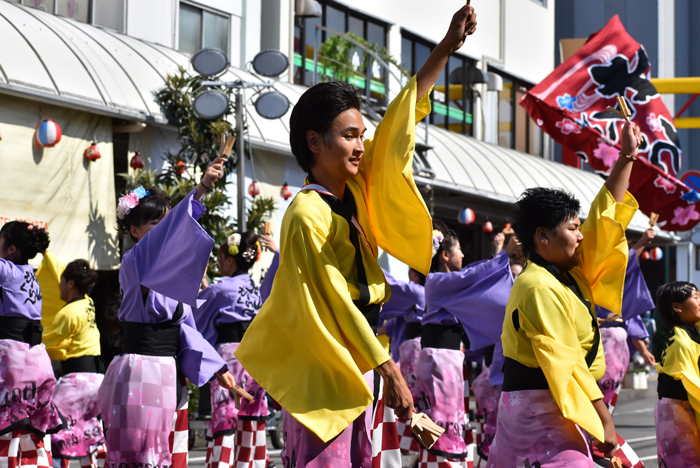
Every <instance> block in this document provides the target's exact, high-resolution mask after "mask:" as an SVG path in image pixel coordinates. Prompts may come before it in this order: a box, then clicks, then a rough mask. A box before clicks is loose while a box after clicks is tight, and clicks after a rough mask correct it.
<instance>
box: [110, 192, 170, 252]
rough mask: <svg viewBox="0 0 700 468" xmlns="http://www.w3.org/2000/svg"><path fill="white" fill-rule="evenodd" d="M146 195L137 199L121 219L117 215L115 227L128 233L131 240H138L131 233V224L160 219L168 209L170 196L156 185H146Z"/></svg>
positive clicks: (141, 223)
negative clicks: (137, 202) (137, 201)
mask: <svg viewBox="0 0 700 468" xmlns="http://www.w3.org/2000/svg"><path fill="white" fill-rule="evenodd" d="M146 190H147V191H148V192H149V193H148V195H146V196H145V197H143V198H141V199H140V200H139V204H138V205H136V206H135V207H134V208H132V209H131V211H129V213H128V214H127V215H125V216H124V218H123V219H119V217H117V226H118V227H117V228H118V229H119V232H121V233H122V234H128V235H129V236H130V237H131V240H133V241H134V242H138V239H136V238H135V237H134V236H133V235H132V234H131V226H136V227H139V226H143V225H144V224H146V223H147V222H149V221H151V220H152V219H160V218H162V217H163V216H165V213H167V212H168V210H169V209H170V197H169V196H168V195H167V194H165V193H164V192H163V191H162V190H159V189H157V188H156V187H148V188H146Z"/></svg>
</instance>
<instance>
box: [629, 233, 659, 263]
mask: <svg viewBox="0 0 700 468" xmlns="http://www.w3.org/2000/svg"><path fill="white" fill-rule="evenodd" d="M654 237H656V232H655V231H654V229H652V228H649V229H647V230H646V231H644V234H642V238H641V239H639V240H638V241H637V243H636V244H634V247H632V248H633V249H634V250H635V251H636V252H637V258H640V257H641V256H642V252H644V247H646V246H647V244H648V243H649V242H651V241H652V239H654Z"/></svg>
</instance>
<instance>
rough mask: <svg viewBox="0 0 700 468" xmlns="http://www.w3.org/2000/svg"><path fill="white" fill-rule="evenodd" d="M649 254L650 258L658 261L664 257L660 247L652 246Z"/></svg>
mask: <svg viewBox="0 0 700 468" xmlns="http://www.w3.org/2000/svg"><path fill="white" fill-rule="evenodd" d="M650 256H651V259H652V260H654V261H655V262H658V261H659V260H661V259H662V258H664V251H663V250H661V247H654V248H653V249H651V253H650Z"/></svg>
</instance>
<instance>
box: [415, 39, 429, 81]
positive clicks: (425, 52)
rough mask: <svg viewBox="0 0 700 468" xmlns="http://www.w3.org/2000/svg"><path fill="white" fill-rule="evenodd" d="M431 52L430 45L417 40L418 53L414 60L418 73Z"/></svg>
mask: <svg viewBox="0 0 700 468" xmlns="http://www.w3.org/2000/svg"><path fill="white" fill-rule="evenodd" d="M430 52H431V50H430V47H428V46H427V45H425V44H421V43H420V42H416V55H415V57H414V60H413V70H415V73H418V70H420V67H422V66H423V64H424V63H425V61H426V60H428V56H429V55H430Z"/></svg>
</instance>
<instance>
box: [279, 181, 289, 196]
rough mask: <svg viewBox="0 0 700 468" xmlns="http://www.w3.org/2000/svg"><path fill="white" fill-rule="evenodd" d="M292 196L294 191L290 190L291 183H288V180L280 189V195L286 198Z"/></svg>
mask: <svg viewBox="0 0 700 468" xmlns="http://www.w3.org/2000/svg"><path fill="white" fill-rule="evenodd" d="M291 196H292V191H291V190H289V185H287V182H285V183H284V185H283V186H282V188H281V189H280V197H282V198H284V199H285V200H289V197H291Z"/></svg>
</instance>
